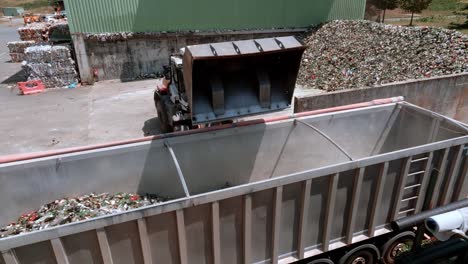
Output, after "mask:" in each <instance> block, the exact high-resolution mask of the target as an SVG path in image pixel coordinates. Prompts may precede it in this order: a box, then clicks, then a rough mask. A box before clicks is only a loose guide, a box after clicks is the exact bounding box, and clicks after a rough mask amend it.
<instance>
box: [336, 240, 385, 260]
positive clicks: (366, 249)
mask: <svg viewBox="0 0 468 264" xmlns="http://www.w3.org/2000/svg"><path fill="white" fill-rule="evenodd" d="M379 258H380V256H379V251H378V249H377V247H375V246H374V245H370V244H368V245H362V246H359V247H356V248H354V249H353V250H351V251H350V252H348V253H347V254H346V255H344V256H343V257H342V258H341V259H340V261H339V262H338V263H339V264H376V263H377V262H378V259H379Z"/></svg>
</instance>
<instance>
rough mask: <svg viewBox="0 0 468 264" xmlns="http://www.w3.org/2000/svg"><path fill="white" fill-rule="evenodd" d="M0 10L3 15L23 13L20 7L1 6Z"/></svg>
mask: <svg viewBox="0 0 468 264" xmlns="http://www.w3.org/2000/svg"><path fill="white" fill-rule="evenodd" d="M2 12H3V15H4V16H21V15H22V14H23V13H24V8H22V7H3V8H2Z"/></svg>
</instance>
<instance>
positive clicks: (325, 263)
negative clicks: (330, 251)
mask: <svg viewBox="0 0 468 264" xmlns="http://www.w3.org/2000/svg"><path fill="white" fill-rule="evenodd" d="M307 264H333V261H331V260H330V259H326V258H323V259H316V260H314V261H311V262H309V263H307Z"/></svg>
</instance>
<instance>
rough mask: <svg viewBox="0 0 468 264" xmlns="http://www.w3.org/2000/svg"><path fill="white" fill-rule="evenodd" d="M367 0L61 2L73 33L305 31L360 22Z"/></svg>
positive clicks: (131, 0)
mask: <svg viewBox="0 0 468 264" xmlns="http://www.w3.org/2000/svg"><path fill="white" fill-rule="evenodd" d="M365 4H366V1H365V0H255V1H251V0H203V1H192V0H178V1H171V0H99V1H96V0H65V7H66V10H67V15H68V18H69V23H70V30H71V32H72V33H76V32H79V33H113V32H156V31H178V30H221V29H231V30H239V29H271V28H297V27H307V26H310V25H315V24H319V23H322V22H325V21H328V20H334V19H363V18H364V10H365Z"/></svg>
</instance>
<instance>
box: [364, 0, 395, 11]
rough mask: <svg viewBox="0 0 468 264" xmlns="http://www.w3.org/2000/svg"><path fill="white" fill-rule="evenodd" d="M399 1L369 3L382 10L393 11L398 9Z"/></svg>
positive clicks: (375, 0)
mask: <svg viewBox="0 0 468 264" xmlns="http://www.w3.org/2000/svg"><path fill="white" fill-rule="evenodd" d="M398 1H399V0H370V1H369V2H370V3H371V4H372V5H374V6H375V7H377V8H378V9H380V10H386V9H389V10H392V9H395V8H397V7H398Z"/></svg>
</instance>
